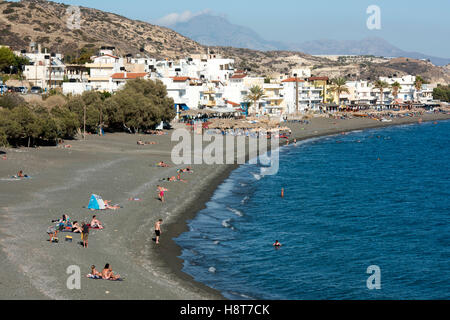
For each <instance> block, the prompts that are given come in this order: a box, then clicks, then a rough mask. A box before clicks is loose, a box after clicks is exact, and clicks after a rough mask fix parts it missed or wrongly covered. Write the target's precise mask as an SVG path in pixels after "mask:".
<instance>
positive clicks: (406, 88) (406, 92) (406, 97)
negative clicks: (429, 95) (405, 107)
mask: <svg viewBox="0 0 450 320" xmlns="http://www.w3.org/2000/svg"><path fill="white" fill-rule="evenodd" d="M380 80H381V81H384V82H387V83H388V84H389V85H392V84H393V83H395V82H398V83H400V85H401V89H400V90H399V91H398V94H397V97H394V96H392V92H391V91H392V90H391V89H389V92H388V93H390V94H389V98H390V100H394V99H398V100H397V101H399V102H406V101H414V100H415V92H416V88H415V86H414V83H415V82H416V77H415V76H411V75H407V76H404V77H401V78H388V77H380ZM377 91H378V90H375V93H376V94H377V97H379V92H377Z"/></svg>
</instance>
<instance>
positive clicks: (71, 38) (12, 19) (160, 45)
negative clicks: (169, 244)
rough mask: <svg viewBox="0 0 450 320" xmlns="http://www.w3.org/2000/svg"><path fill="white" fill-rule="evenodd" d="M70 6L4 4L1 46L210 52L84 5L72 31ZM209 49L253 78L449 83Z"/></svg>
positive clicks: (292, 55)
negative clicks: (307, 74)
mask: <svg viewBox="0 0 450 320" xmlns="http://www.w3.org/2000/svg"><path fill="white" fill-rule="evenodd" d="M0 1H1V0H0ZM68 7H69V6H68V5H64V4H59V3H55V2H50V1H44V0H22V1H20V2H8V1H1V2H0V26H1V30H0V44H3V45H8V46H11V47H12V48H13V49H15V50H21V49H26V48H28V47H29V44H30V42H31V41H34V42H37V43H40V44H41V45H42V47H43V48H48V50H49V52H62V53H64V54H68V55H72V56H73V54H74V53H79V52H80V50H81V49H82V48H86V49H91V50H94V51H95V50H97V49H98V48H100V47H101V46H115V47H116V48H117V50H118V53H119V54H121V55H126V54H128V53H131V54H135V53H138V52H144V53H146V54H147V55H149V56H151V57H154V58H157V59H163V58H169V59H178V58H185V57H187V56H188V55H189V54H195V53H205V52H206V51H207V47H205V46H202V45H200V44H199V43H197V42H195V41H193V40H191V39H189V38H186V37H184V36H182V35H180V34H179V33H177V32H175V31H173V30H171V29H168V28H165V27H160V26H156V25H152V24H149V23H147V22H143V21H137V20H131V19H128V18H125V17H122V16H120V15H117V14H113V13H108V12H104V11H100V10H96V9H90V8H84V7H81V10H80V13H81V19H80V28H79V29H72V28H69V27H68V23H67V22H68V19H69V18H70V16H69V15H68V14H67V8H68ZM69 26H70V24H69ZM210 48H211V49H212V50H214V51H216V52H218V53H221V54H222V55H223V56H225V57H230V58H234V59H235V60H236V66H237V67H238V68H249V69H251V70H252V72H251V73H252V74H254V75H259V76H277V75H280V74H284V73H288V72H289V71H290V70H292V69H294V68H301V67H310V68H312V69H313V74H314V75H317V76H320V75H327V76H329V77H330V78H332V77H335V76H345V77H347V78H349V79H359V78H360V79H367V78H371V79H375V78H376V77H377V76H392V75H403V74H408V73H410V74H413V75H421V76H423V77H424V78H425V79H426V80H428V81H430V82H437V83H443V84H444V83H450V74H449V71H448V68H446V67H436V66H434V65H433V64H431V63H428V62H424V61H419V60H414V59H403V60H402V58H399V59H393V60H390V61H387V60H383V59H381V60H380V59H373V58H371V57H368V58H367V59H363V61H358V62H355V61H354V60H345V59H341V60H338V61H334V60H330V59H327V58H324V57H314V56H311V55H307V54H304V53H300V52H293V51H258V50H251V49H240V48H233V47H210Z"/></svg>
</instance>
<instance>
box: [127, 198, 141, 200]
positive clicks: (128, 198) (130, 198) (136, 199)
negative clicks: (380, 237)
mask: <svg viewBox="0 0 450 320" xmlns="http://www.w3.org/2000/svg"><path fill="white" fill-rule="evenodd" d="M128 201H142V199H141V198H128Z"/></svg>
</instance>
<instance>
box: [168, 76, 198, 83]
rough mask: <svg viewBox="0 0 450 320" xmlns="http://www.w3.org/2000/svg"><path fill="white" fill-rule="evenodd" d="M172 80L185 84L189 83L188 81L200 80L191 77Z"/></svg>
mask: <svg viewBox="0 0 450 320" xmlns="http://www.w3.org/2000/svg"><path fill="white" fill-rule="evenodd" d="M171 78H172V79H173V81H175V82H180V81H181V82H185V81H188V80H198V79H196V78H191V77H171Z"/></svg>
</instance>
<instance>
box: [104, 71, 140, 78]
mask: <svg viewBox="0 0 450 320" xmlns="http://www.w3.org/2000/svg"><path fill="white" fill-rule="evenodd" d="M146 75H147V73H145V72H120V73H114V74H113V75H112V78H113V79H137V78H144V77H145V76H146Z"/></svg>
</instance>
